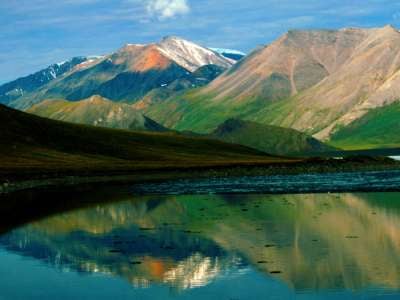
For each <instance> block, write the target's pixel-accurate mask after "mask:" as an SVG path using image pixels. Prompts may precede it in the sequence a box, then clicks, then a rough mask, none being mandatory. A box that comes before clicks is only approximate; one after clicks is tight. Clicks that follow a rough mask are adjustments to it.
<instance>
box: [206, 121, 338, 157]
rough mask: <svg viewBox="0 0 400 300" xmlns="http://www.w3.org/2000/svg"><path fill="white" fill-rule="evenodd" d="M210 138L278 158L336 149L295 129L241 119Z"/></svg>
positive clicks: (226, 124) (220, 128)
mask: <svg viewBox="0 0 400 300" xmlns="http://www.w3.org/2000/svg"><path fill="white" fill-rule="evenodd" d="M210 136H211V137H215V138H218V139H221V140H223V141H226V142H230V143H236V144H241V145H245V146H249V147H251V148H254V149H258V150H261V151H264V152H266V153H270V154H274V155H307V154H317V153H321V152H328V151H334V150H336V149H334V148H332V147H329V146H327V145H325V144H323V143H322V142H320V141H318V140H316V139H314V138H313V137H311V136H309V135H307V134H304V133H301V132H299V131H296V130H294V129H289V128H282V127H277V126H271V125H263V124H259V123H255V122H250V121H242V120H237V119H230V120H228V121H226V122H224V123H223V124H221V125H220V126H219V127H218V129H217V130H215V131H214V132H213V133H212V134H211V135H210Z"/></svg>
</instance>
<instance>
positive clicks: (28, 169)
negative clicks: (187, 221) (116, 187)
mask: <svg viewBox="0 0 400 300" xmlns="http://www.w3.org/2000/svg"><path fill="white" fill-rule="evenodd" d="M0 119H1V122H0V161H1V164H0V178H1V179H2V180H7V179H8V180H10V179H13V178H14V177H18V178H19V177H21V176H26V177H28V178H30V179H32V178H33V177H35V176H37V175H38V174H39V175H40V176H41V177H43V176H47V175H49V176H51V175H52V176H55V175H57V176H60V175H63V174H77V175H80V176H84V175H88V174H89V175H90V174H92V175H93V174H108V175H110V174H114V173H113V172H117V173H118V172H119V173H121V172H133V171H135V170H136V171H137V170H149V169H157V170H163V169H165V170H167V169H169V170H170V171H171V170H173V169H176V168H190V167H200V166H202V167H205V166H208V167H211V166H221V165H240V164H251V163H269V162H276V161H283V160H282V159H280V158H276V157H271V156H267V155H265V154H264V153H261V152H260V151H257V150H253V149H251V148H247V147H244V146H239V145H232V144H227V143H223V142H220V141H215V140H209V139H205V138H196V137H184V136H180V135H177V134H175V133H159V132H157V133H154V132H153V133H148V132H134V131H126V130H116V129H108V128H98V127H92V126H87V125H78V124H71V123H65V122H60V121H54V120H50V119H45V118H41V117H38V116H34V115H31V114H27V113H24V112H20V111H17V110H14V109H11V108H8V107H6V106H3V105H0Z"/></svg>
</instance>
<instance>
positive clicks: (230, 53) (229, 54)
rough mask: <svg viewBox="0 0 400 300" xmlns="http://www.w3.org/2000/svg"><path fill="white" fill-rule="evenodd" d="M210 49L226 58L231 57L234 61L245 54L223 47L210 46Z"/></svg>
mask: <svg viewBox="0 0 400 300" xmlns="http://www.w3.org/2000/svg"><path fill="white" fill-rule="evenodd" d="M210 49H211V50H212V51H214V52H217V53H219V54H221V55H222V56H224V57H226V58H229V59H233V60H235V61H239V60H241V59H242V58H243V57H245V56H246V53H243V52H241V51H238V50H232V49H224V48H210Z"/></svg>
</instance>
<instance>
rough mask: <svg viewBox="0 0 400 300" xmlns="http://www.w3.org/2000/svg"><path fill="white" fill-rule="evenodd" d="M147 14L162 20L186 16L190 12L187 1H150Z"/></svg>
mask: <svg viewBox="0 0 400 300" xmlns="http://www.w3.org/2000/svg"><path fill="white" fill-rule="evenodd" d="M146 9H147V12H148V13H149V14H151V15H152V16H156V17H157V18H159V19H161V20H165V19H169V18H174V17H176V16H177V15H185V14H187V13H188V12H189V11H190V7H189V4H188V2H187V0H148V3H147V5H146Z"/></svg>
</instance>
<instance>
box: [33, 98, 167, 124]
mask: <svg viewBox="0 0 400 300" xmlns="http://www.w3.org/2000/svg"><path fill="white" fill-rule="evenodd" d="M27 112H29V113H32V114H35V115H38V116H41V117H46V118H50V119H54V120H59V121H65V122H71V123H78V124H87V125H93V126H98V127H109V128H119V129H130V130H146V131H147V130H148V131H167V130H168V129H166V128H165V127H163V126H161V125H159V124H157V123H156V122H154V121H153V120H151V119H149V118H147V117H146V116H144V115H143V114H141V113H140V112H138V111H137V109H135V108H134V107H133V106H132V105H129V104H125V103H115V102H112V101H110V100H108V99H105V98H103V97H101V96H92V97H90V98H88V99H85V100H82V101H76V102H72V101H66V100H46V101H43V102H40V103H39V104H36V105H34V106H33V107H31V108H30V109H28V110H27Z"/></svg>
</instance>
